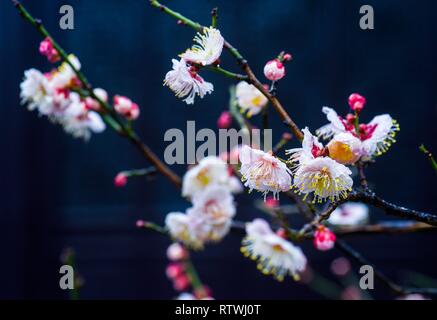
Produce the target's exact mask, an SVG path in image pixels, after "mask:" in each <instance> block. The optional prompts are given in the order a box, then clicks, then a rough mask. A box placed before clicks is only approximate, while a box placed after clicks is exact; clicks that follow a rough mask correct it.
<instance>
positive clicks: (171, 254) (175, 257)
mask: <svg viewBox="0 0 437 320" xmlns="http://www.w3.org/2000/svg"><path fill="white" fill-rule="evenodd" d="M187 257H188V251H187V250H186V249H185V248H184V247H183V246H182V245H181V244H179V243H177V242H174V243H172V244H171V245H169V246H168V248H167V258H168V259H169V260H170V261H181V260H184V259H186V258H187Z"/></svg>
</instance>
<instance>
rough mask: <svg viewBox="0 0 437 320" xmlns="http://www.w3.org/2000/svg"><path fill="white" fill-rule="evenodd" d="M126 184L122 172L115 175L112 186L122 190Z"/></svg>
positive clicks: (125, 178) (125, 177)
mask: <svg viewBox="0 0 437 320" xmlns="http://www.w3.org/2000/svg"><path fill="white" fill-rule="evenodd" d="M126 183H127V176H126V174H124V173H123V172H120V173H119V174H117V175H116V176H115V178H114V185H115V186H116V187H117V188H122V187H124V186H125V185H126Z"/></svg>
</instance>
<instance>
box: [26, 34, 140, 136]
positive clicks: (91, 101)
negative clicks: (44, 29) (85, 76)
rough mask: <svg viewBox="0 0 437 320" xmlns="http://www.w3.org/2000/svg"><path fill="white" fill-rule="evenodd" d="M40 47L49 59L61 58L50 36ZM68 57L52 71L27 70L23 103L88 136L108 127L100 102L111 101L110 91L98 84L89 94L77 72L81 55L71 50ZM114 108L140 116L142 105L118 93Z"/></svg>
mask: <svg viewBox="0 0 437 320" xmlns="http://www.w3.org/2000/svg"><path fill="white" fill-rule="evenodd" d="M39 50H40V53H41V54H42V55H44V56H46V57H47V59H48V61H49V62H52V63H54V62H57V61H59V60H60V55H59V53H58V52H57V50H56V49H55V48H54V46H53V43H52V41H51V40H50V39H49V38H46V39H44V40H43V41H42V42H41V44H40V48H39ZM67 60H68V61H64V62H62V63H61V64H60V65H59V66H58V67H57V68H55V69H53V70H51V71H49V72H45V73H42V72H41V71H39V70H37V69H34V68H32V69H29V70H27V71H25V72H24V80H23V81H22V83H21V84H20V89H21V91H20V97H21V103H22V104H27V107H28V109H29V110H30V111H33V110H37V111H38V113H39V114H40V115H41V116H46V117H47V118H48V119H50V121H52V122H53V123H55V124H59V125H61V126H62V127H63V128H64V129H65V131H66V132H67V133H70V134H71V135H73V136H74V137H77V138H83V139H85V140H88V139H89V138H90V137H91V134H92V133H100V132H102V131H104V130H105V128H106V125H105V122H104V121H103V119H102V117H101V115H100V114H101V112H102V108H101V104H100V103H101V102H103V103H107V102H108V94H107V92H106V91H105V90H104V89H100V88H96V89H94V90H93V97H91V96H89V95H85V94H84V90H83V89H84V88H83V83H82V82H81V81H80V79H79V78H78V76H77V75H76V71H80V69H81V63H80V61H79V59H78V58H77V57H76V56H74V55H72V54H70V55H69V56H68V57H67ZM99 100H100V101H99ZM114 109H115V111H116V112H117V113H119V114H120V115H122V116H124V117H125V118H126V119H128V120H134V119H136V118H137V117H138V116H139V108H138V105H136V104H135V103H133V102H132V101H130V100H129V99H128V98H126V97H121V96H115V97H114Z"/></svg>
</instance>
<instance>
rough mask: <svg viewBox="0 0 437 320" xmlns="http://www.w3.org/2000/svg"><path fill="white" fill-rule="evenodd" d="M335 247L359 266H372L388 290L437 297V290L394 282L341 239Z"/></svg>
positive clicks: (336, 242) (402, 293)
mask: <svg viewBox="0 0 437 320" xmlns="http://www.w3.org/2000/svg"><path fill="white" fill-rule="evenodd" d="M335 246H336V247H337V248H338V249H339V250H341V251H342V252H343V253H344V254H346V255H347V256H349V257H351V258H352V259H353V260H355V261H356V262H357V263H358V264H359V265H361V266H362V265H369V266H372V268H373V272H374V274H375V276H376V278H378V279H379V280H380V281H381V282H382V283H384V284H385V285H386V286H387V287H388V288H390V289H391V290H392V291H393V292H395V293H396V294H398V295H407V294H412V293H420V294H428V295H437V288H410V287H404V286H401V285H399V284H397V283H395V282H393V281H392V280H391V279H390V278H389V277H387V276H386V275H385V274H384V273H383V272H382V271H381V270H379V269H377V268H376V267H375V265H374V264H372V263H371V262H370V261H369V260H367V259H366V258H365V257H363V256H362V255H361V254H360V253H359V252H357V251H356V250H354V249H353V248H352V247H351V246H349V245H348V244H347V243H346V242H345V241H343V240H341V239H337V240H336V241H335Z"/></svg>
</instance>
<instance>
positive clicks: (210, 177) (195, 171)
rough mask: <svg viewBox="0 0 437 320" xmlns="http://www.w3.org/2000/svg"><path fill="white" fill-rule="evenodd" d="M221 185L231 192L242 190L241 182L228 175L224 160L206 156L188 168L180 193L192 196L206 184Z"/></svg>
mask: <svg viewBox="0 0 437 320" xmlns="http://www.w3.org/2000/svg"><path fill="white" fill-rule="evenodd" d="M215 184H216V185H222V186H225V187H227V188H228V189H229V191H230V192H232V193H239V192H241V191H242V186H241V182H240V181H239V180H238V179H237V178H236V177H235V176H232V175H230V173H229V170H228V166H227V164H226V162H224V161H223V160H221V159H220V158H218V157H215V156H208V157H205V158H203V159H202V160H200V162H199V163H198V164H197V165H196V166H194V167H192V168H191V169H189V170H188V171H187V172H186V173H185V175H184V178H183V181H182V195H183V196H184V197H192V196H194V195H195V194H196V193H198V192H201V191H203V190H205V188H206V187H207V186H211V185H215Z"/></svg>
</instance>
